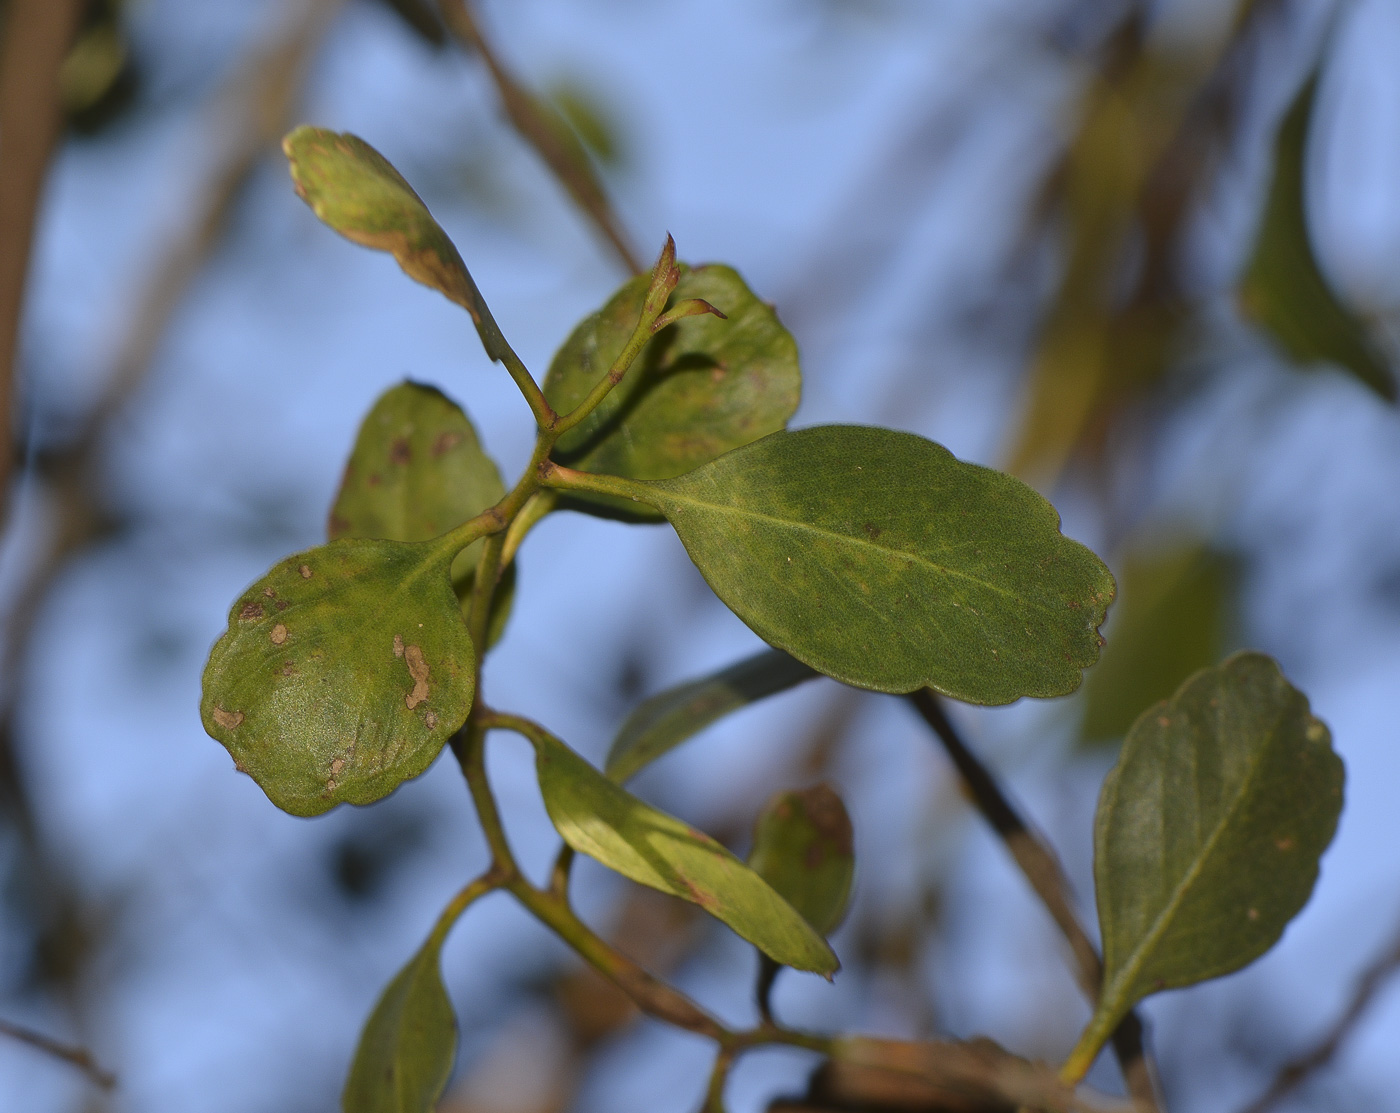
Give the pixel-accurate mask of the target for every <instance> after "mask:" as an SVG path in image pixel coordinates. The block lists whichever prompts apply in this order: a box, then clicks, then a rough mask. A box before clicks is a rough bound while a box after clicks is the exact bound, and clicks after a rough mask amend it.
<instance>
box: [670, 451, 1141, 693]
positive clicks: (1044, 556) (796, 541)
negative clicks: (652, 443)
mask: <svg viewBox="0 0 1400 1113" xmlns="http://www.w3.org/2000/svg"><path fill="white" fill-rule="evenodd" d="M648 488H649V490H648V491H647V493H646V495H645V496H643V497H645V498H646V499H647V500H648V501H650V502H651V503H652V505H654V506H656V508H657V509H658V510H660V511H661V513H662V514H664V515H665V516H666V518H667V519H668V520H669V521H670V522H671V524H672V526H674V527H675V529H676V532H677V533H678V534H679V535H680V539H681V541H682V543H684V545H685V547H686V549H687V551H688V552H689V553H690V557H691V559H692V560H693V561H694V562H695V564H696V565H697V566H698V567H699V569H700V571H701V573H702V574H703V575H704V577H705V579H706V580H707V581H709V584H710V586H711V587H712V588H713V589H714V591H715V593H716V594H717V595H718V596H719V597H720V598H721V599H722V600H723V601H724V602H725V604H726V605H728V607H729V608H730V609H731V610H732V611H734V612H735V614H737V615H738V616H739V617H740V618H742V619H743V620H744V621H745V622H746V623H748V625H749V626H750V627H751V628H752V629H753V630H754V631H755V632H756V633H757V634H758V635H759V637H761V638H763V639H764V641H766V642H768V643H769V644H770V645H773V646H776V647H777V648H779V649H782V650H785V651H786V652H788V653H790V654H792V656H794V657H796V658H797V659H798V660H800V661H802V662H804V663H805V664H807V665H810V666H811V667H812V668H814V669H816V670H817V671H819V672H822V673H824V674H826V675H827V676H832V677H835V678H836V679H837V680H841V681H844V682H846V683H848V684H853V685H855V686H856V687H860V688H870V689H874V690H876V691H882V692H898V693H903V692H911V691H914V690H915V689H917V688H922V687H925V686H928V687H932V688H934V689H935V690H937V691H939V692H942V693H943V694H944V695H948V696H952V697H954V698H955V699H961V700H966V701H968V702H970V703H981V704H1000V703H1009V702H1011V701H1012V700H1015V699H1017V698H1019V697H1021V696H1058V695H1064V694H1066V693H1068V692H1071V691H1073V690H1074V689H1075V688H1076V687H1077V686H1078V685H1079V681H1080V673H1081V670H1083V669H1085V668H1087V667H1089V666H1090V665H1092V664H1093V663H1094V662H1095V661H1096V660H1097V659H1098V653H1099V644H1100V638H1099V634H1098V627H1099V625H1100V624H1101V623H1102V622H1103V620H1104V615H1105V612H1106V610H1107V608H1108V604H1109V602H1110V601H1111V600H1112V598H1113V593H1114V584H1113V577H1112V576H1111V575H1110V574H1109V571H1108V569H1107V568H1105V567H1104V565H1103V563H1102V561H1100V560H1099V559H1098V558H1097V557H1096V556H1094V554H1093V553H1091V552H1090V551H1089V550H1088V549H1086V548H1085V547H1084V546H1082V545H1080V544H1078V543H1077V542H1075V541H1071V540H1070V539H1068V538H1066V537H1064V536H1063V535H1062V534H1061V533H1060V532H1059V524H1060V523H1059V516H1058V515H1057V514H1056V513H1055V510H1054V508H1053V507H1052V506H1051V505H1050V504H1049V503H1048V502H1046V501H1045V500H1044V499H1043V498H1041V496H1040V495H1038V494H1036V492H1035V491H1033V490H1032V489H1031V488H1029V487H1027V486H1026V485H1025V484H1024V483H1022V482H1021V481H1020V480H1017V479H1013V478H1012V477H1010V476H1008V475H1003V474H1002V473H1000V472H996V471H992V470H991V469H989V468H983V467H979V466H977V465H975V464H966V463H963V462H962V461H960V460H958V459H956V458H955V457H954V456H953V455H952V453H950V452H948V450H947V449H945V448H943V447H942V446H941V445H937V444H934V443H933V442H932V441H928V440H924V439H923V438H922V437H917V436H913V435H912V434H908V433H898V432H894V431H892V430H888V429H874V428H866V427H862V426H844V425H829V426H820V427H817V428H814V429H804V430H801V431H799V432H795V433H786V432H784V433H775V434H773V435H771V436H769V437H765V438H764V439H763V440H761V441H758V442H757V443H755V444H752V445H748V446H746V447H744V448H740V449H737V450H736V451H734V452H730V453H728V454H727V455H725V456H722V457H720V458H719V459H717V460H715V461H713V462H711V463H710V464H707V465H705V466H704V467H701V468H698V469H697V470H695V471H693V472H690V473H688V474H686V475H683V476H679V477H678V478H675V479H670V480H665V481H662V482H655V483H651V484H648Z"/></svg>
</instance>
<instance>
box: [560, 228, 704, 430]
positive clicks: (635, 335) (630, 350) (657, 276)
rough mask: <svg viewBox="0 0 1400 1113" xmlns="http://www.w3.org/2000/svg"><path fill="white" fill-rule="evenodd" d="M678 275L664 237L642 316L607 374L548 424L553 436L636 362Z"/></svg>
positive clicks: (591, 406)
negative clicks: (663, 243) (580, 399)
mask: <svg viewBox="0 0 1400 1113" xmlns="http://www.w3.org/2000/svg"><path fill="white" fill-rule="evenodd" d="M680 275H681V272H680V268H679V267H678V266H676V241H675V240H673V239H672V238H671V237H670V236H667V237H666V246H665V247H663V248H662V249H661V257H660V258H659V259H657V261H656V266H654V267H652V270H651V285H650V286H649V287H648V288H647V294H646V298H645V300H644V301H643V302H642V312H641V316H640V317H638V318H637V327H636V328H634V329H633V330H632V335H631V336H629V337H628V338H627V343H626V344H625V345H623V348H622V351H621V352H619V353H618V356H617V358H616V359H615V360H613V364H612V366H611V367H610V368H608V373H607V374H606V375H604V376H603V377H602V378H601V379H599V380H598V381H597V382H596V383H594V384H593V389H592V390H590V391H589V392H588V393H587V395H585V396H584V399H583V401H582V402H580V403H579V404H578V405H577V406H575V407H574V408H573V409H572V410H570V411H569V412H568V413H567V414H565V415H564V416H563V417H561V418H558V419H557V420H555V421H554V422H553V423H552V424H550V425H549V426H548V429H549V432H551V433H552V434H553V435H554V436H555V437H556V438H558V437H561V436H563V435H564V434H565V433H567V432H568V431H569V430H570V429H572V428H573V427H574V426H575V425H577V424H578V423H579V422H581V421H583V420H584V418H586V417H587V416H588V415H589V414H591V413H592V412H593V411H594V410H596V409H597V408H598V405H599V403H601V402H602V401H603V399H604V398H606V397H607V396H608V394H609V393H610V392H611V391H612V389H613V387H615V386H617V384H618V383H620V382H622V379H623V376H625V375H626V374H627V370H628V368H630V367H631V366H632V364H633V363H635V362H636V359H637V356H639V355H640V354H641V351H642V349H643V348H644V347H646V343H647V341H648V340H650V339H651V337H652V334H653V333H654V332H655V331H656V330H655V325H656V322H657V319H658V318H659V317H660V316H661V314H662V311H663V310H665V308H666V300H667V299H668V298H669V297H670V296H671V291H672V290H674V289H675V288H676V283H677V282H678V281H680Z"/></svg>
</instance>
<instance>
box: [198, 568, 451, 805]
mask: <svg viewBox="0 0 1400 1113" xmlns="http://www.w3.org/2000/svg"><path fill="white" fill-rule="evenodd" d="M454 555H455V551H454V550H453V549H452V548H451V546H446V547H444V546H442V545H440V544H436V543H433V542H420V543H417V544H404V543H401V542H395V541H367V540H345V541H332V542H331V543H330V544H329V545H323V546H321V547H320V548H316V549H309V550H307V551H306V552H304V553H298V554H297V555H296V556H291V557H288V558H287V559H286V560H284V561H282V562H281V563H280V564H277V565H275V566H274V567H273V568H272V570H271V571H269V572H268V573H267V575H266V576H264V577H263V578H262V579H261V580H259V581H258V582H257V583H255V584H253V585H252V586H251V587H250V588H248V590H247V591H245V592H244V593H243V595H242V597H240V598H239V599H238V600H237V601H236V602H235V603H234V604H233V609H232V610H231V611H230V612H229V628H228V632H227V633H225V634H224V636H223V637H221V638H220V639H219V640H218V642H217V643H216V644H215V645H214V648H213V650H212V651H211V652H210V654H209V664H208V665H207V666H206V667H205V670H204V697H203V700H202V702H201V704H200V713H201V716H202V717H203V720H204V729H205V730H207V731H208V732H209V733H210V734H211V735H212V736H213V737H214V738H216V739H217V740H218V741H219V742H221V743H222V744H223V745H224V747H225V748H226V749H227V750H228V751H229V753H230V754H231V755H233V760H234V764H235V765H236V766H237V767H238V768H239V769H240V770H242V771H243V772H245V773H248V774H249V775H251V776H252V778H253V779H254V780H255V781H257V782H258V784H259V785H260V786H261V787H262V789H263V791H264V792H266V793H267V795H268V798H269V799H270V800H271V801H272V802H273V803H274V804H276V805H277V806H278V807H279V808H282V809H283V810H284V811H288V812H291V813H292V814H293V815H318V814H320V813H321V812H324V811H326V810H328V809H329V808H333V807H334V806H335V805H336V804H339V803H341V802H342V801H348V802H350V803H352V804H368V803H370V802H371V801H374V800H378V799H379V798H380V797H382V796H387V795H388V794H389V793H390V792H392V791H393V790H394V789H395V788H396V787H397V786H398V785H399V784H400V783H401V782H403V781H406V780H408V779H409V778H410V777H416V776H417V775H418V774H419V773H421V772H423V770H424V769H426V768H427V767H428V765H429V763H430V762H431V761H432V760H433V758H434V757H436V756H437V753H438V751H439V750H441V749H442V747H443V744H444V743H445V742H446V741H447V739H448V737H449V736H450V735H451V734H452V732H453V731H455V730H456V729H457V728H458V727H460V726H461V725H462V723H463V722H464V721H465V720H466V717H467V712H468V711H469V710H470V709H471V703H472V695H473V689H474V683H475V681H474V670H475V656H474V653H473V651H472V642H471V635H470V634H469V633H468V632H467V628H466V626H465V625H464V624H463V622H462V615H461V611H460V609H459V608H458V604H457V597H456V596H455V595H454V594H453V592H452V585H451V583H450V582H449V581H448V569H449V567H450V566H451V563H452V558H453V556H454Z"/></svg>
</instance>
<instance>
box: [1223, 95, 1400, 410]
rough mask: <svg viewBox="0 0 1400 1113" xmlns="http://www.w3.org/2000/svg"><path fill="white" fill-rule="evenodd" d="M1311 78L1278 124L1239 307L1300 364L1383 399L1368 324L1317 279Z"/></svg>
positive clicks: (1386, 392) (1389, 395)
mask: <svg viewBox="0 0 1400 1113" xmlns="http://www.w3.org/2000/svg"><path fill="white" fill-rule="evenodd" d="M1316 92H1317V77H1316V76H1315V75H1314V76H1313V77H1311V78H1309V79H1308V81H1307V82H1306V83H1305V84H1304V86H1303V88H1302V89H1301V90H1300V91H1299V93H1298V96H1297V98H1296V99H1295V100H1294V102H1293V105H1292V107H1291V108H1289V110H1288V114H1287V115H1286V116H1285V117H1284V119H1283V124H1282V126H1281V127H1280V128H1279V132H1278V139H1277V140H1276V142H1275V146H1274V178H1273V182H1272V184H1271V185H1270V187H1269V196H1268V200H1267V202H1266V203H1265V206H1264V216H1263V220H1262V222H1261V224H1260V227H1259V235H1258V239H1257V240H1256V241H1255V244H1254V254H1253V255H1252V256H1251V258H1250V260H1249V264H1248V266H1247V267H1246V268H1245V273H1244V277H1243V279H1242V280H1241V282H1240V306H1241V308H1242V309H1243V310H1244V313H1245V315H1246V316H1248V317H1251V318H1252V319H1253V320H1255V321H1256V322H1258V323H1259V324H1260V325H1262V326H1264V328H1266V329H1267V330H1268V331H1269V332H1270V333H1271V334H1272V335H1273V337H1274V338H1275V339H1276V340H1277V341H1278V342H1279V343H1280V344H1281V345H1283V348H1284V350H1285V351H1286V352H1287V353H1288V355H1289V356H1290V357H1291V358H1292V359H1293V360H1295V361H1296V362H1298V363H1301V364H1308V363H1314V362H1317V361H1325V362H1328V363H1335V364H1337V365H1339V366H1341V367H1344V368H1346V369H1347V370H1348V371H1350V372H1351V373H1352V374H1353V375H1355V376H1356V377H1357V378H1358V379H1360V380H1361V381H1362V382H1363V383H1365V384H1366V385H1367V386H1368V387H1370V388H1371V389H1372V390H1374V391H1375V392H1376V393H1377V394H1379V395H1380V396H1381V397H1382V398H1385V399H1386V400H1387V401H1391V402H1393V401H1395V398H1396V384H1395V378H1394V376H1393V375H1392V374H1391V372H1390V370H1389V368H1388V367H1387V366H1386V360H1385V357H1384V356H1383V355H1382V354H1381V353H1380V352H1379V351H1378V350H1377V348H1376V345H1375V343H1374V342H1373V341H1372V339H1371V336H1370V334H1369V333H1368V332H1367V329H1366V326H1365V325H1364V324H1363V323H1362V322H1361V321H1360V320H1358V319H1357V317H1356V316H1355V314H1353V313H1352V312H1351V310H1349V309H1348V308H1347V307H1346V306H1345V305H1343V304H1342V303H1341V302H1340V301H1339V300H1338V299H1337V296H1336V295H1335V294H1334V293H1333V292H1332V287H1331V286H1330V285H1329V283H1328V282H1327V279H1326V278H1324V277H1323V274H1322V269H1321V267H1320V266H1319V265H1318V262H1317V256H1316V255H1315V254H1314V252H1313V248H1312V240H1311V238H1310V237H1309V235H1308V218H1307V205H1306V202H1305V194H1306V191H1305V189H1304V181H1305V179H1306V167H1307V140H1308V124H1309V122H1310V121H1311V119H1312V112H1313V102H1314V100H1315V93H1316Z"/></svg>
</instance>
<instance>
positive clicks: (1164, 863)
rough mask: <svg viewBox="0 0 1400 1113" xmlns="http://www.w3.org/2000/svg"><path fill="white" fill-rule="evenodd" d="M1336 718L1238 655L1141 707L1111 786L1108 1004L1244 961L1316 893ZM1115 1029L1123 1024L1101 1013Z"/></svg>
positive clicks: (1101, 812) (1335, 777) (1104, 920)
mask: <svg viewBox="0 0 1400 1113" xmlns="http://www.w3.org/2000/svg"><path fill="white" fill-rule="evenodd" d="M1343 779H1344V771H1343V767H1342V762H1341V759H1340V758H1339V757H1337V755H1336V754H1335V753H1334V752H1333V751H1332V748H1331V737H1330V734H1329V732H1328V730H1327V727H1326V726H1325V725H1324V724H1323V723H1322V722H1321V721H1319V720H1318V719H1316V718H1314V717H1313V716H1312V715H1311V714H1310V713H1309V710H1308V701H1307V699H1306V697H1305V696H1304V695H1303V694H1302V693H1301V692H1299V691H1298V690H1297V689H1296V688H1294V687H1292V686H1291V685H1290V684H1289V683H1288V681H1287V680H1286V679H1284V677H1283V674H1282V673H1281V672H1280V671H1279V668H1278V665H1277V664H1275V663H1274V661H1273V660H1272V659H1270V658H1268V657H1266V656H1264V655H1263V654H1260V653H1249V652H1246V653H1239V654H1236V655H1234V656H1233V657H1230V658H1229V659H1228V660H1226V661H1225V662H1224V664H1222V665H1219V666H1217V667H1215V668H1210V669H1205V670H1203V671H1201V672H1199V673H1197V674H1196V675H1195V676H1194V677H1192V678H1191V679H1190V680H1188V681H1187V682H1186V683H1185V684H1184V685H1182V687H1181V688H1180V689H1179V690H1178V691H1177V693H1176V695H1175V696H1174V697H1173V698H1172V699H1171V700H1168V701H1164V702H1162V703H1159V704H1157V705H1156V706H1154V707H1151V708H1149V709H1148V710H1147V711H1145V712H1144V713H1143V714H1142V716H1141V717H1140V718H1139V719H1138V721H1137V722H1136V724H1134V726H1133V728H1132V730H1131V731H1130V732H1129V734H1128V737H1127V739H1126V741H1125V742H1124V744H1123V750H1122V753H1121V755H1120V757H1119V759H1118V764H1117V765H1116V766H1115V767H1114V769H1113V770H1112V771H1111V772H1110V773H1109V775H1108V778H1107V779H1106V780H1105V782H1104V786H1103V791H1102V793H1101V795H1100V798H1099V806H1098V813H1097V815H1096V817H1095V829H1094V848H1095V851H1094V853H1095V858H1094V878H1095V886H1096V889H1097V894H1098V908H1099V922H1100V925H1101V928H1102V933H1103V941H1104V988H1103V993H1102V996H1101V999H1100V1005H1099V1015H1100V1016H1102V1017H1106V1018H1109V1019H1110V1020H1111V1022H1112V1023H1116V1022H1117V1020H1118V1019H1120V1018H1121V1017H1122V1016H1123V1015H1124V1014H1125V1013H1126V1012H1127V1010H1128V1009H1129V1008H1131V1007H1132V1006H1133V1005H1134V1004H1135V1003H1136V1002H1137V1001H1138V1000H1139V999H1141V998H1142V997H1143V996H1145V995H1147V994H1149V993H1153V992H1156V991H1158V990H1162V989H1171V988H1175V987H1178V986H1185V985H1191V984H1193V983H1195V982H1200V981H1204V980H1205V979H1207V978H1214V977H1218V976H1220V975H1222V974H1227V973H1229V972H1231V971H1233V970H1237V969H1239V968H1240V967H1242V966H1244V965H1246V964H1247V963H1249V962H1251V961H1253V960H1254V959H1255V958H1257V957H1258V956H1259V955H1261V954H1263V953H1264V952H1265V951H1266V950H1268V949H1269V948H1270V947H1271V946H1273V944H1274V942H1275V941H1276V940H1277V939H1278V938H1279V936H1280V935H1281V934H1282V933H1283V929H1284V927H1285V926H1286V925H1287V923H1288V921H1289V920H1291V919H1292V918H1293V917H1294V916H1295V915H1296V914H1297V913H1298V911H1299V910H1300V909H1301V908H1302V907H1303V905H1304V904H1305V903H1306V902H1307V900H1308V896H1309V895H1310V893H1311V892H1312V888H1313V884H1314V882H1315V881H1316V879H1317V872H1318V859H1319V858H1320V857H1321V855H1322V852H1323V850H1325V849H1326V847H1327V845H1328V843H1329V842H1330V841H1331V839H1332V835H1333V832H1334V831H1335V830H1336V825H1337V817H1338V815H1339V814H1340V812H1341V807H1342V785H1343ZM1105 1026H1106V1027H1111V1024H1110V1023H1108V1021H1105Z"/></svg>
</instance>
